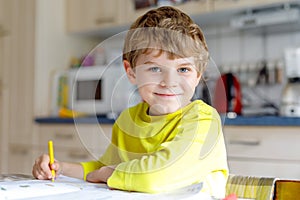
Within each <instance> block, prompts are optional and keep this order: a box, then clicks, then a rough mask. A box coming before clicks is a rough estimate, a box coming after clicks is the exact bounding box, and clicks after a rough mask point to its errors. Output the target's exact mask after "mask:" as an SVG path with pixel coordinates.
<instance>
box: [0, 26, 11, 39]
mask: <svg viewBox="0 0 300 200" xmlns="http://www.w3.org/2000/svg"><path fill="white" fill-rule="evenodd" d="M7 35H9V32H8V31H7V30H5V29H4V28H3V26H2V25H0V37H4V36H7Z"/></svg>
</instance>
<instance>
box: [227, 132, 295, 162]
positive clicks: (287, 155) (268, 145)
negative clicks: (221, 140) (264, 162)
mask: <svg viewBox="0 0 300 200" xmlns="http://www.w3.org/2000/svg"><path fill="white" fill-rule="evenodd" d="M224 136H225V142H226V147H227V154H228V156H229V157H240V158H262V159H275V160H292V161H300V145H299V141H300V128H298V127H284V128H282V127H225V128H224Z"/></svg>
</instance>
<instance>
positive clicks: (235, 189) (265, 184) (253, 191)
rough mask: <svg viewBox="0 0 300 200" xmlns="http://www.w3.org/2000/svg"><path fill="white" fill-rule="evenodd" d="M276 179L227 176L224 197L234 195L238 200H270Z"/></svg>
mask: <svg viewBox="0 0 300 200" xmlns="http://www.w3.org/2000/svg"><path fill="white" fill-rule="evenodd" d="M275 181H276V178H267V177H253V176H240V175H232V174H231V175H229V177H228V180H227V184H226V195H229V194H236V196H237V197H238V198H244V199H256V200H271V199H273V196H274V188H275Z"/></svg>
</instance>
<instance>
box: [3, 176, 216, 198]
mask: <svg viewBox="0 0 300 200" xmlns="http://www.w3.org/2000/svg"><path fill="white" fill-rule="evenodd" d="M201 188H202V184H201V183H200V184H195V185H191V186H189V187H186V188H182V189H180V190H176V191H174V192H170V193H165V194H145V193H138V192H125V191H119V190H111V189H109V188H108V187H107V185H106V184H94V183H88V182H85V181H82V180H79V179H74V178H70V177H66V176H60V177H58V178H57V179H56V180H55V181H54V182H51V181H49V180H18V181H4V182H0V200H2V199H5V200H7V199H43V200H47V199H49V200H50V199H51V200H55V199H61V198H62V197H63V199H64V200H68V199H70V200H74V199H85V200H86V199H87V200H88V199H103V200H105V199H109V200H120V199H122V200H127V199H128V200H132V199H135V200H139V199H141V200H148V199H149V200H150V199H151V200H152V199H155V200H158V199H174V200H175V199H176V200H177V199H186V200H188V199H189V200H192V199H201V200H211V199H212V198H211V197H210V196H209V195H207V194H204V193H201V192H200V191H201ZM62 195H63V196H62Z"/></svg>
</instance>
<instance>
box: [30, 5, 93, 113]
mask: <svg viewBox="0 0 300 200" xmlns="http://www.w3.org/2000/svg"><path fill="white" fill-rule="evenodd" d="M65 10H66V8H65V1H64V0H51V1H49V0H38V1H36V41H35V44H36V46H35V49H36V53H35V97H34V99H35V110H34V114H35V116H47V115H49V114H50V113H51V92H50V91H51V89H52V88H51V81H52V77H53V74H54V73H55V71H58V70H63V69H66V68H67V67H68V66H69V63H70V59H71V57H74V56H75V57H81V56H83V55H84V54H86V53H88V52H89V51H90V50H91V49H92V48H93V47H94V46H95V45H96V44H97V43H98V39H97V38H83V37H75V36H72V35H69V34H67V33H66V30H65V29H66V25H65V21H66V20H65ZM78 14H80V13H78ZM49 75H50V76H49ZM46 105H47V106H46Z"/></svg>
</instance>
